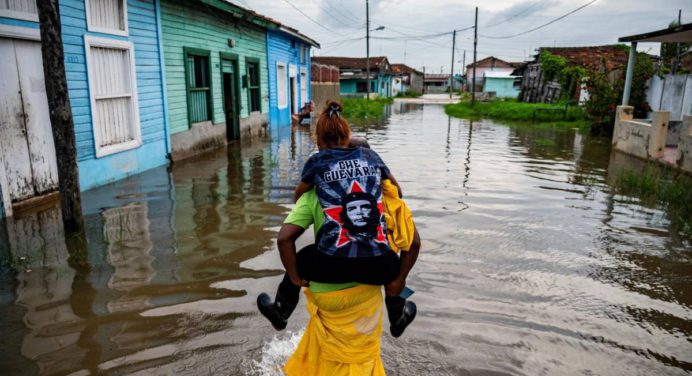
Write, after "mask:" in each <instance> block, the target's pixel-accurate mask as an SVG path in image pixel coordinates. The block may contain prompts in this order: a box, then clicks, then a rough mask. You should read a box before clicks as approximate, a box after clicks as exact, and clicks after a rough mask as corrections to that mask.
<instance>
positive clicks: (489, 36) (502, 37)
mask: <svg viewBox="0 0 692 376" xmlns="http://www.w3.org/2000/svg"><path fill="white" fill-rule="evenodd" d="M286 1H288V0H286ZM596 1H598V0H591V1H590V2H588V3H586V4H584V5H582V6H580V7H579V8H577V9H574V10H572V11H570V12H567V13H565V14H563V15H562V16H560V17H557V18H555V19H553V20H551V21H549V22H546V23H544V24H542V25H540V26H537V27H534V28H533V29H529V30H526V31H522V32H521V33H516V34H512V35H504V36H501V37H498V36H491V35H481V36H482V37H483V38H490V39H509V38H515V37H518V36H520V35H524V34H528V33H531V32H534V31H536V30H538V29H542V28H544V27H546V26H548V25H551V24H553V23H555V22H557V21H560V20H561V19H563V18H565V17H567V16H569V15H570V14H573V13H576V12H578V11H580V10H582V9H584V8H586V7H588V6H589V5H591V4H593V3H595V2H596Z"/></svg>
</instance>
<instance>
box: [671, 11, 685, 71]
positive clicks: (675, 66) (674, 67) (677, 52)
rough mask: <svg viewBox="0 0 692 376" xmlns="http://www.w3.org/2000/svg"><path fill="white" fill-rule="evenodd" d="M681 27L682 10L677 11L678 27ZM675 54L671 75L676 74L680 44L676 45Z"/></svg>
mask: <svg viewBox="0 0 692 376" xmlns="http://www.w3.org/2000/svg"><path fill="white" fill-rule="evenodd" d="M680 25H682V9H678V26H680ZM676 45H677V46H676V49H677V50H676V52H675V63H674V64H673V69H672V72H671V73H672V74H676V73H678V66H679V65H680V42H678V43H676Z"/></svg>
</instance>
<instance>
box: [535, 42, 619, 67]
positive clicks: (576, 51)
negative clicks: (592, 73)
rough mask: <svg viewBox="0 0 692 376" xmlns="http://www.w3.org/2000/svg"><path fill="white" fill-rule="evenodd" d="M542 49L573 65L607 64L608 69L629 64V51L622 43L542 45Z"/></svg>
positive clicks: (591, 65) (592, 65)
mask: <svg viewBox="0 0 692 376" xmlns="http://www.w3.org/2000/svg"><path fill="white" fill-rule="evenodd" d="M538 50H539V54H538V56H537V59H538V58H539V56H540V52H541V51H548V52H550V53H551V54H553V55H557V56H562V57H564V58H565V59H567V62H568V63H569V64H571V65H579V66H583V67H592V68H598V67H600V66H602V64H605V67H606V68H607V69H608V70H612V69H616V68H620V67H623V66H626V65H627V57H628V56H627V51H626V50H625V48H623V46H621V45H607V46H593V47H541V48H539V49H538Z"/></svg>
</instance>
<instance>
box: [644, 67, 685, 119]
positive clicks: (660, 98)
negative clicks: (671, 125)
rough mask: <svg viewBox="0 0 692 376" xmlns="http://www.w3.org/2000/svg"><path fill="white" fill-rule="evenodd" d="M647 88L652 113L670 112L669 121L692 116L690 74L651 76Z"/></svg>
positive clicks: (647, 98) (647, 97) (647, 99)
mask: <svg viewBox="0 0 692 376" xmlns="http://www.w3.org/2000/svg"><path fill="white" fill-rule="evenodd" d="M647 86H648V87H647V89H646V101H647V102H648V103H649V105H650V106H651V110H652V111H670V113H671V114H670V119H671V120H676V121H677V120H682V119H683V117H684V116H685V115H690V114H692V74H688V75H684V74H683V75H680V74H679V75H672V74H667V75H666V76H665V77H663V78H660V77H658V76H653V77H652V78H651V79H650V80H649V82H648V85H647Z"/></svg>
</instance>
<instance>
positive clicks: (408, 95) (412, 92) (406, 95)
mask: <svg viewBox="0 0 692 376" xmlns="http://www.w3.org/2000/svg"><path fill="white" fill-rule="evenodd" d="M421 95H423V94H421V93H419V92H417V91H415V90H407V91H400V92H399V93H397V95H396V97H397V98H418V97H420V96H421Z"/></svg>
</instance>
